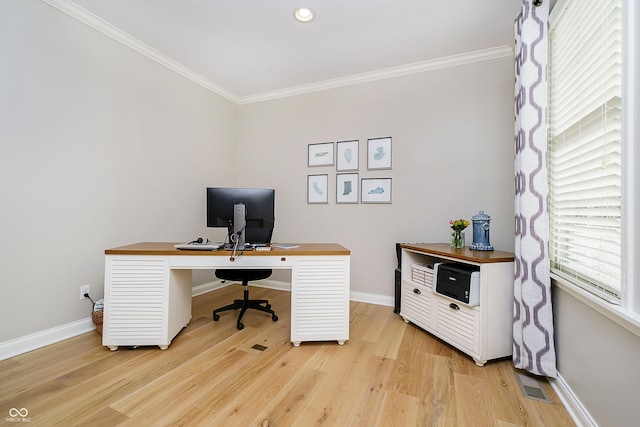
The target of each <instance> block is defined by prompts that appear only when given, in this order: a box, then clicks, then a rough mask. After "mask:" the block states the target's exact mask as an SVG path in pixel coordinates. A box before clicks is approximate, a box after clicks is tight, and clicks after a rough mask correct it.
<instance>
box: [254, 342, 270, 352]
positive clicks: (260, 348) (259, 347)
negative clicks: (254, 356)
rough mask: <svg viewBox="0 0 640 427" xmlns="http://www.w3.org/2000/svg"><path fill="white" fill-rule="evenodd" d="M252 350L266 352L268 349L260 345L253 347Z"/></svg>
mask: <svg viewBox="0 0 640 427" xmlns="http://www.w3.org/2000/svg"><path fill="white" fill-rule="evenodd" d="M251 348H253V349H256V350H260V351H265V350H266V349H267V347H265V346H263V345H260V344H255V345H254V346H253V347H251Z"/></svg>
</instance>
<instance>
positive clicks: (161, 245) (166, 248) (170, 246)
mask: <svg viewBox="0 0 640 427" xmlns="http://www.w3.org/2000/svg"><path fill="white" fill-rule="evenodd" d="M175 244H176V242H140V243H134V244H131V245H126V246H120V247H117V248H112V249H107V250H105V251H104V253H105V255H176V256H180V255H190V256H194V255H202V256H229V254H231V251H226V250H217V251H203V250H183V249H176V248H175V247H174V245H175ZM296 245H298V246H297V247H295V248H290V249H280V248H275V247H272V248H271V250H269V251H257V250H247V251H244V252H243V256H265V255H271V256H273V255H289V256H294V255H350V254H351V251H350V250H349V249H347V248H345V247H344V246H342V245H339V244H337V243H296Z"/></svg>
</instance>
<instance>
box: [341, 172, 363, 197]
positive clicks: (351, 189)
mask: <svg viewBox="0 0 640 427" xmlns="http://www.w3.org/2000/svg"><path fill="white" fill-rule="evenodd" d="M358 186H359V181H358V174H357V173H338V174H336V203H358Z"/></svg>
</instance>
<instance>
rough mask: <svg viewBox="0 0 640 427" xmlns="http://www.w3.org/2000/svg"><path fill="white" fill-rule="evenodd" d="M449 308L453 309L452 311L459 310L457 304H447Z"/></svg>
mask: <svg viewBox="0 0 640 427" xmlns="http://www.w3.org/2000/svg"><path fill="white" fill-rule="evenodd" d="M449 307H451V308H453V309H454V310H460V307H458V304H454V303H451V304H449Z"/></svg>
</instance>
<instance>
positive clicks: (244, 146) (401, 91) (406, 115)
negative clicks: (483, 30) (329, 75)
mask: <svg viewBox="0 0 640 427" xmlns="http://www.w3.org/2000/svg"><path fill="white" fill-rule="evenodd" d="M387 136H390V137H392V138H393V152H392V156H393V165H392V166H393V168H392V169H391V170H377V171H368V170H367V163H366V147H367V139H368V138H375V137H387ZM351 139H358V140H359V141H360V159H359V160H360V171H359V173H360V178H363V177H391V178H392V184H393V192H392V204H390V205H371V204H357V205H345V204H336V202H335V193H336V189H335V175H336V170H335V167H334V166H332V167H307V146H308V144H310V143H319V142H331V141H334V142H335V141H341V140H351ZM238 158H239V159H242V162H241V164H240V165H241V170H242V171H243V173H242V175H241V176H239V177H238V182H239V183H241V184H244V185H253V184H256V183H259V184H260V185H264V186H269V187H271V186H273V187H275V188H276V202H277V203H276V204H277V207H276V228H275V231H274V240H279V241H299V242H316V241H318V242H338V243H341V244H343V245H344V246H346V247H347V248H349V249H351V251H352V257H351V271H352V274H351V289H352V291H357V292H364V293H370V294H378V295H384V296H388V297H391V296H392V295H393V283H394V273H393V272H394V269H395V267H396V255H395V242H447V241H448V239H449V233H450V229H449V224H448V223H449V220H450V219H455V218H466V219H470V218H471V217H472V216H473V215H474V214H476V213H478V211H479V210H481V209H482V210H484V211H485V212H486V213H488V214H489V215H491V217H492V222H491V243H492V244H493V246H494V247H496V248H497V249H501V250H507V251H512V250H513V234H514V231H513V217H514V209H513V198H514V189H513V158H514V148H513V59H512V58H502V59H495V60H491V61H486V62H480V63H474V64H468V65H464V66H458V67H454V68H448V69H442V70H436V71H430V72H426V73H421V74H415V75H411V76H405V77H400V78H395V79H389V80H384V81H378V82H372V83H366V84H360V85H355V86H349V87H344V88H338V89H333V90H328V91H324V92H318V93H312V94H307V95H301V96H295V97H290V98H286V99H280V100H274V101H269V102H262V103H257V104H252V105H244V106H242V107H241V110H240V116H239V127H238ZM319 173H327V174H328V175H329V190H330V191H329V203H328V204H326V205H308V204H307V202H306V200H307V186H306V180H307V175H308V174H319ZM467 239H468V241H469V242H470V241H471V240H472V232H471V228H469V229H468V230H467ZM390 301H392V300H390Z"/></svg>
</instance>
